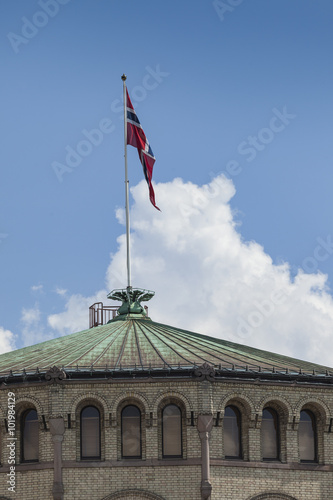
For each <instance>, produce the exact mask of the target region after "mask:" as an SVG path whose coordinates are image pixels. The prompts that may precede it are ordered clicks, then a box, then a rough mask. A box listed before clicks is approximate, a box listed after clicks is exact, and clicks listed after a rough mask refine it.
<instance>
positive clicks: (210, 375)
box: [194, 363, 215, 382]
mask: <svg viewBox="0 0 333 500" xmlns="http://www.w3.org/2000/svg"><path fill="white" fill-rule="evenodd" d="M194 376H195V377H197V380H200V381H201V380H209V381H210V382H213V381H214V380H215V369H214V366H213V365H210V364H208V363H203V364H202V365H201V366H199V367H198V368H196V369H195V370H194Z"/></svg>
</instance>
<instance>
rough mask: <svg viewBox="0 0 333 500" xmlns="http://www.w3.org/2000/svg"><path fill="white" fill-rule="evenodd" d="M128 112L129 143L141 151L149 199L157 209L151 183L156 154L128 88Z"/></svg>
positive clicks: (140, 155)
mask: <svg viewBox="0 0 333 500" xmlns="http://www.w3.org/2000/svg"><path fill="white" fill-rule="evenodd" d="M126 112H127V113H126V114H127V144H129V145H130V146H134V147H135V148H136V149H137V150H138V153H139V158H140V161H141V164H142V168H143V173H144V176H145V178H146V181H147V184H148V187H149V199H150V201H151V203H152V204H153V205H154V207H155V208H157V210H160V209H159V208H158V206H156V203H155V193H154V189H153V185H152V183H151V180H152V176H153V166H154V163H155V156H154V153H153V152H152V150H151V147H150V145H149V142H148V139H147V137H146V134H145V133H144V131H143V129H142V127H141V125H140V122H139V118H138V117H137V115H136V113H135V111H134V108H133V105H132V103H131V99H130V97H129V95H128V91H127V89H126Z"/></svg>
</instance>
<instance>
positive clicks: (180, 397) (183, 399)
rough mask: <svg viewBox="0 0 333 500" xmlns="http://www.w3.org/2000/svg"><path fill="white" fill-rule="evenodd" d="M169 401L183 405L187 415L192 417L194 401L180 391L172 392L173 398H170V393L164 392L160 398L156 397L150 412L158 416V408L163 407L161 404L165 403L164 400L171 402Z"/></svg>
mask: <svg viewBox="0 0 333 500" xmlns="http://www.w3.org/2000/svg"><path fill="white" fill-rule="evenodd" d="M169 399H170V400H171V399H172V400H174V401H178V402H179V404H182V405H183V407H184V410H185V412H186V415H187V416H188V417H189V416H190V415H191V412H192V411H194V406H193V404H192V401H191V400H190V399H189V398H188V397H187V396H186V395H184V394H183V393H181V392H179V391H172V395H171V396H170V391H163V392H161V393H160V394H158V396H156V398H155V399H154V401H153V403H152V405H151V406H150V411H152V412H153V414H154V415H156V412H157V411H158V408H159V407H160V406H161V403H163V401H164V400H169ZM176 404H177V403H176Z"/></svg>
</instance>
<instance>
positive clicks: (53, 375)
mask: <svg viewBox="0 0 333 500" xmlns="http://www.w3.org/2000/svg"><path fill="white" fill-rule="evenodd" d="M65 378H66V373H65V371H64V370H61V369H60V368H58V366H55V365H54V366H52V367H51V368H50V369H49V370H47V372H46V373H45V380H48V381H51V382H54V383H58V382H60V381H61V380H63V379H65Z"/></svg>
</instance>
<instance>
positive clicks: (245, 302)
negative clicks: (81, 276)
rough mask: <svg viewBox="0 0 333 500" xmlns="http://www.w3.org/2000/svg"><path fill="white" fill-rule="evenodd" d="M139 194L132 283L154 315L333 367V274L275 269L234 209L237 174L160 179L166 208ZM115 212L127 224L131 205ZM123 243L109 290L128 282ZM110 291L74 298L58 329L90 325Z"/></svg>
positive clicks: (159, 195)
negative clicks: (147, 295)
mask: <svg viewBox="0 0 333 500" xmlns="http://www.w3.org/2000/svg"><path fill="white" fill-rule="evenodd" d="M131 192H132V195H133V198H134V203H133V206H132V209H131V231H132V232H131V247H132V249H131V257H132V276H133V280H132V284H133V286H134V287H138V288H149V289H153V290H155V291H156V296H155V297H154V299H153V300H152V301H151V302H150V303H149V304H148V306H149V315H150V316H151V317H152V319H153V320H155V321H159V322H163V323H167V324H171V325H173V326H175V327H180V328H185V329H187V330H192V331H197V332H200V333H204V334H207V335H211V336H214V337H218V338H222V339H227V340H232V341H235V342H238V343H243V344H247V345H251V346H254V347H258V348H262V349H266V350H270V351H273V352H279V353H282V354H285V355H290V356H294V357H298V358H301V359H308V360H311V361H314V362H317V363H320V364H327V365H329V366H333V355H332V352H333V336H332V331H333V300H332V296H331V295H330V294H329V290H328V289H327V278H326V276H325V275H323V274H320V273H317V274H305V273H304V272H303V271H302V270H300V271H299V272H298V274H297V276H296V277H295V278H294V279H293V280H291V278H290V268H289V265H288V263H285V264H280V265H275V264H273V262H272V259H271V257H270V256H269V255H268V254H266V253H265V252H264V249H263V248H262V246H261V245H259V244H258V243H256V242H253V241H250V242H245V241H243V239H242V237H241V234H240V232H239V229H238V226H237V223H236V222H235V220H234V216H233V213H232V210H231V208H230V205H229V201H230V199H231V198H232V196H233V195H234V194H235V188H234V186H233V183H232V182H231V181H230V180H227V179H225V178H223V177H222V176H220V177H217V178H215V179H213V180H212V182H211V183H210V184H209V185H205V186H197V185H195V184H192V183H190V182H188V183H185V182H183V181H182V180H181V179H174V180H173V181H172V182H169V183H164V184H158V185H157V186H156V199H157V200H158V205H159V206H160V208H161V210H162V212H158V211H156V210H154V209H153V207H152V206H151V205H150V203H149V201H148V195H147V185H146V183H145V182H144V181H142V182H140V183H139V184H138V185H137V186H135V187H134V188H132V190H131ZM116 215H117V218H118V220H119V222H120V223H124V211H123V210H118V211H117V213H116ZM117 241H118V251H117V252H116V253H115V254H113V255H111V262H110V265H109V267H108V270H107V273H106V284H107V291H109V290H111V289H113V288H124V287H125V286H126V241H125V236H124V235H122V236H121V237H119V238H118V240H117ZM106 293H107V292H106V291H105V290H104V291H100V292H97V293H96V295H95V296H94V297H90V298H84V297H81V296H78V295H73V296H72V297H70V299H69V300H68V302H67V304H66V311H65V312H63V313H60V314H54V315H52V316H49V318H48V321H49V325H50V326H51V327H52V328H53V329H55V330H56V331H58V332H60V333H61V334H63V333H68V332H69V331H78V330H80V329H83V328H86V325H87V319H86V318H87V309H88V306H89V305H91V304H92V303H93V302H96V301H98V300H102V301H104V302H105V295H106Z"/></svg>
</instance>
